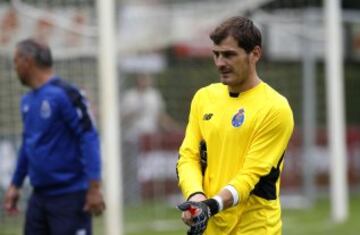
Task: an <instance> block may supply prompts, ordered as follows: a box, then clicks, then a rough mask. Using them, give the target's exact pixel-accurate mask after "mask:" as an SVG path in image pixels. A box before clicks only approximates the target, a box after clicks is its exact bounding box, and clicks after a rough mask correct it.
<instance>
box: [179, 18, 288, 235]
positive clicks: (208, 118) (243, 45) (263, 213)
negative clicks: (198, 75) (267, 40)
mask: <svg viewBox="0 0 360 235" xmlns="http://www.w3.org/2000/svg"><path fill="white" fill-rule="evenodd" d="M210 38H211V40H212V41H213V43H214V45H213V57H214V62H215V65H216V68H217V69H218V71H219V73H220V81H221V83H215V84H211V85H209V86H206V87H204V88H201V89H200V90H198V91H197V92H196V94H195V96H194V98H193V100H192V103H191V109H190V114H189V122H188V125H187V129H186V135H185V138H184V140H183V143H182V145H181V147H180V150H179V160H178V163H177V173H178V180H179V186H180V188H181V191H182V192H183V195H184V197H185V198H186V201H185V202H184V203H182V204H180V205H179V206H178V208H179V209H180V210H182V215H181V218H182V220H183V221H184V223H185V224H187V225H189V226H190V228H189V230H188V234H206V235H240V234H241V235H245V234H254V235H270V234H271V235H274V234H281V227H282V222H281V207H280V200H279V187H280V173H281V171H282V169H283V157H284V152H285V149H286V147H287V144H288V142H289V139H290V137H291V134H292V131H293V127H294V121H293V115H292V111H291V108H290V106H289V104H288V101H287V100H286V98H285V97H283V96H282V95H280V94H279V93H278V92H276V91H275V90H274V89H273V88H271V87H270V86H269V85H268V84H266V83H265V82H264V81H262V80H261V79H260V78H259V76H258V74H257V71H256V64H257V62H258V61H259V59H260V57H261V51H262V48H261V33H260V31H259V29H258V28H257V27H256V26H255V25H254V23H253V22H252V21H251V20H249V19H247V18H245V17H232V18H230V19H227V20H226V21H224V22H223V23H221V24H220V25H219V26H218V27H216V28H215V30H214V31H213V32H211V34H210ZM200 143H205V145H206V151H207V156H206V159H205V163H206V166H205V164H204V161H203V160H204V159H202V157H201V155H202V154H201V151H200V148H199V145H200ZM202 166H205V168H204V169H202V168H203V167H202Z"/></svg>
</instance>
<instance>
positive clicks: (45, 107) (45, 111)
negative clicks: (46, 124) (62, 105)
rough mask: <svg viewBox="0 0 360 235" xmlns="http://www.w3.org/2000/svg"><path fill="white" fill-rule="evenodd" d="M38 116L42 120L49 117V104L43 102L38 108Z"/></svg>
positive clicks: (45, 101)
mask: <svg viewBox="0 0 360 235" xmlns="http://www.w3.org/2000/svg"><path fill="white" fill-rule="evenodd" d="M40 115H41V117H42V118H45V119H46V118H49V117H50V116H51V107H50V103H49V101H47V100H43V102H42V103H41V107H40Z"/></svg>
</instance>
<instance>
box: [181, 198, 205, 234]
mask: <svg viewBox="0 0 360 235" xmlns="http://www.w3.org/2000/svg"><path fill="white" fill-rule="evenodd" d="M178 208H179V210H181V211H183V212H188V213H190V214H191V222H190V223H187V224H188V225H189V226H190V229H189V230H188V232H187V234H188V235H200V234H203V232H204V231H205V229H206V226H207V223H208V221H209V218H210V216H211V213H210V208H209V207H208V205H206V204H205V203H204V202H193V201H187V202H184V203H182V204H180V205H178Z"/></svg>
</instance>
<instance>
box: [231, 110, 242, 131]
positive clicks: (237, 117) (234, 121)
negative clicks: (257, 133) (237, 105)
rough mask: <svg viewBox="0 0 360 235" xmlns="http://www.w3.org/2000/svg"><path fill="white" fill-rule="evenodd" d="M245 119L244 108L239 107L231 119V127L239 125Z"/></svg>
mask: <svg viewBox="0 0 360 235" xmlns="http://www.w3.org/2000/svg"><path fill="white" fill-rule="evenodd" d="M244 120H245V110H244V109H243V108H241V109H239V111H238V112H237V113H236V114H235V115H234V116H233V118H232V120H231V124H232V125H233V127H239V126H241V125H242V124H243V123H244Z"/></svg>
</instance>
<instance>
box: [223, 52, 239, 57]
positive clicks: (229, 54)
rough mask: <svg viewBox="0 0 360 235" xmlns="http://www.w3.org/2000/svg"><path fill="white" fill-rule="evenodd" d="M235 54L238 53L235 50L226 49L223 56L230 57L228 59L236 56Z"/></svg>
mask: <svg viewBox="0 0 360 235" xmlns="http://www.w3.org/2000/svg"><path fill="white" fill-rule="evenodd" d="M235 55H236V53H235V52H234V51H224V52H223V56H224V57H225V58H228V59H229V58H231V57H233V56H235Z"/></svg>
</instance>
